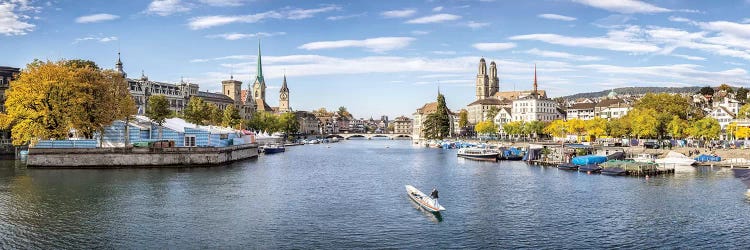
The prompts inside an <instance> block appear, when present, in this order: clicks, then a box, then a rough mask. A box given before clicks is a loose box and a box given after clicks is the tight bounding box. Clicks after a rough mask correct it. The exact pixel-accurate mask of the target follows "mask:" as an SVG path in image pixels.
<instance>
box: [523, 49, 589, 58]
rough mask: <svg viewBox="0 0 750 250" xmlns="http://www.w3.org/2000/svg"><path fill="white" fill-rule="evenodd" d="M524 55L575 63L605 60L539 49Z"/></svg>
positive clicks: (528, 51) (531, 50)
mask: <svg viewBox="0 0 750 250" xmlns="http://www.w3.org/2000/svg"><path fill="white" fill-rule="evenodd" d="M524 53H527V54H531V55H536V56H541V57H550V58H561V59H568V60H574V61H599V60H604V58H601V57H598V56H582V55H574V54H570V53H565V52H557V51H548V50H539V49H537V48H533V49H530V50H527V51H524Z"/></svg>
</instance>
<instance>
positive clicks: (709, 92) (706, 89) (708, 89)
mask: <svg viewBox="0 0 750 250" xmlns="http://www.w3.org/2000/svg"><path fill="white" fill-rule="evenodd" d="M699 93H701V95H714V88H711V87H709V86H706V87H703V88H701V90H700V91H699Z"/></svg>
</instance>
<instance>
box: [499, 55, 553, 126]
mask: <svg viewBox="0 0 750 250" xmlns="http://www.w3.org/2000/svg"><path fill="white" fill-rule="evenodd" d="M537 87H538V85H537V79H536V66H534V89H533V92H532V93H531V94H530V95H528V96H526V97H523V98H520V99H517V100H514V101H513V108H512V110H511V113H512V115H513V121H523V122H530V121H543V122H549V121H553V120H557V119H562V118H563V117H562V113H561V112H560V111H559V110H558V104H557V102H556V101H554V100H552V99H549V98H547V97H546V96H542V95H540V94H539V93H538V91H537Z"/></svg>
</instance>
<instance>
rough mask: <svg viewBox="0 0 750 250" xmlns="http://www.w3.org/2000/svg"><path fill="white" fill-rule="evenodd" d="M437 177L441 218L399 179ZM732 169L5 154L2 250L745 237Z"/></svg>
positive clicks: (355, 150) (741, 199)
mask: <svg viewBox="0 0 750 250" xmlns="http://www.w3.org/2000/svg"><path fill="white" fill-rule="evenodd" d="M406 184H411V185H413V186H415V187H417V188H419V189H421V190H422V191H423V192H425V193H429V191H430V190H431V189H432V187H437V188H438V189H439V191H440V203H441V204H442V205H443V206H444V207H445V208H446V209H447V210H446V211H444V212H443V213H441V214H440V216H435V215H433V214H431V213H427V212H423V211H420V210H418V209H417V208H416V205H415V204H414V203H413V202H411V201H410V200H409V199H408V197H407V196H406V192H405V189H404V185H406ZM748 221H750V201H749V200H748V196H746V187H745V186H744V185H743V184H742V183H741V182H740V181H739V180H738V179H736V178H733V177H732V173H731V171H730V170H728V169H721V168H710V167H705V168H695V170H688V171H678V172H677V173H675V174H674V175H667V176H657V177H651V178H648V179H646V178H635V177H612V176H603V175H596V174H593V175H590V174H586V173H579V172H568V171H561V170H557V169H556V168H552V167H539V166H529V165H526V164H525V163H523V162H500V163H490V162H475V161H470V160H464V159H459V158H457V157H456V151H454V150H441V149H426V148H417V147H414V146H413V145H412V144H411V143H410V141H398V140H397V141H389V140H372V141H366V140H351V141H344V142H340V143H335V144H318V145H305V146H296V147H288V148H287V152H285V153H281V154H274V155H261V156H260V157H259V158H258V159H252V160H247V161H241V162H236V163H232V164H229V165H226V166H221V167H212V168H184V169H179V168H168V169H111V170H110V169H57V170H48V169H26V168H25V167H24V166H23V165H21V164H20V163H18V162H15V161H2V162H0V248H76V249H80V248H135V249H153V248H178V249H196V248H200V249H202V248H273V249H278V248H281V249H289V248H297V249H298V248H323V249H330V248H335V249H340V248H347V249H350V248H438V249H444V248H555V249H559V248H578V249H580V248H638V249H641V248H653V247H659V248H661V247H668V248H746V247H747V246H748V245H750V237H748V235H747V233H748V232H750V223H748Z"/></svg>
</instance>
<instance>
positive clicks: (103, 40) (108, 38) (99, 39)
mask: <svg viewBox="0 0 750 250" xmlns="http://www.w3.org/2000/svg"><path fill="white" fill-rule="evenodd" d="M85 41H97V42H100V43H106V42H112V41H117V37H116V36H106V37H102V36H94V35H91V36H87V37H82V38H76V40H75V41H73V44H77V43H80V42H85Z"/></svg>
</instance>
